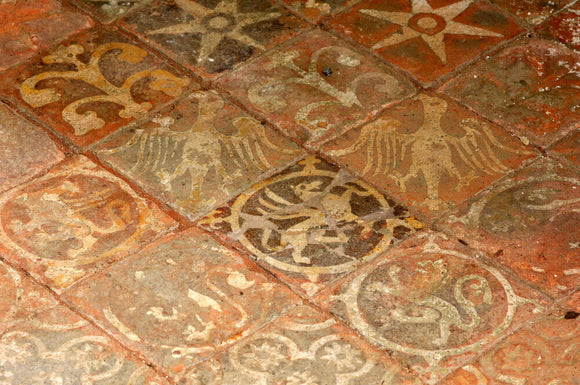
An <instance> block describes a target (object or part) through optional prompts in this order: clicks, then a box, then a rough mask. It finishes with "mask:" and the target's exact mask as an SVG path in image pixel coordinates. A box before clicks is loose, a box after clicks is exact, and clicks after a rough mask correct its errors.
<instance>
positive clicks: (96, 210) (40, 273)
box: [0, 157, 176, 291]
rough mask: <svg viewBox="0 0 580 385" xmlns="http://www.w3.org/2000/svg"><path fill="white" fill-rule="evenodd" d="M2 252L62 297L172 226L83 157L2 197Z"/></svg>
mask: <svg viewBox="0 0 580 385" xmlns="http://www.w3.org/2000/svg"><path fill="white" fill-rule="evenodd" d="M0 217H1V218H2V221H1V222H0V225H1V226H0V251H1V252H2V253H3V254H5V256H6V258H7V259H10V260H13V261H14V262H16V263H18V264H19V265H21V266H22V267H23V268H25V269H27V270H28V271H29V272H30V273H31V274H33V275H34V276H36V277H37V278H39V279H40V280H42V281H43V282H45V283H46V284H48V285H50V286H51V287H52V288H54V289H55V290H57V291H59V290H62V289H63V288H66V287H68V286H70V285H71V284H72V283H74V282H75V281H77V280H78V279H80V278H82V277H83V276H85V275H87V274H90V273H92V272H94V271H95V270H98V269H100V268H102V267H104V266H106V265H107V264H108V263H111V262H112V261H115V260H118V259H120V258H122V257H124V256H125V255H127V254H128V253H130V252H132V251H134V250H135V249H137V248H139V247H141V246H144V245H145V244H147V243H149V242H151V240H152V239H154V238H155V237H157V236H159V235H160V234H161V233H163V232H165V231H168V230H170V229H171V228H172V227H174V226H175V225H176V224H175V221H173V220H172V219H171V218H170V217H168V216H167V215H166V214H164V213H163V212H162V211H161V210H160V209H159V208H158V207H156V206H155V205H153V204H152V203H150V202H148V201H146V200H145V199H143V198H141V197H139V196H138V195H137V194H136V193H135V192H134V191H133V190H131V188H130V187H129V186H127V184H126V183H125V182H123V181H122V180H120V179H118V178H116V177H114V176H113V175H111V174H110V173H109V172H107V171H105V170H103V169H102V168H100V167H98V166H97V165H95V164H94V163H92V162H90V161H89V160H88V159H86V158H84V157H78V158H74V159H71V160H68V161H66V162H64V163H61V164H59V165H58V166H57V167H55V168H53V169H52V170H50V172H48V173H47V174H45V175H43V176H42V177H40V178H37V179H35V180H33V181H31V182H29V183H27V184H25V185H22V186H19V187H18V188H14V189H12V190H10V191H8V192H6V193H4V194H3V195H1V196H0Z"/></svg>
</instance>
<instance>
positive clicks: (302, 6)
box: [282, 0, 360, 22]
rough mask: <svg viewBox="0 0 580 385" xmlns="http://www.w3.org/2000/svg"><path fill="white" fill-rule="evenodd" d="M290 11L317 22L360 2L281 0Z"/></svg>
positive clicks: (353, 0)
mask: <svg viewBox="0 0 580 385" xmlns="http://www.w3.org/2000/svg"><path fill="white" fill-rule="evenodd" d="M282 1H283V2H284V3H285V4H286V5H287V6H288V7H290V9H292V10H293V11H294V12H297V13H299V14H300V15H302V16H303V17H305V18H306V19H308V20H310V21H312V22H319V21H320V20H321V19H323V18H325V17H327V16H328V15H330V14H332V13H336V12H338V11H340V10H341V9H343V8H345V7H347V6H349V5H351V4H355V3H357V2H358V1H360V0H282Z"/></svg>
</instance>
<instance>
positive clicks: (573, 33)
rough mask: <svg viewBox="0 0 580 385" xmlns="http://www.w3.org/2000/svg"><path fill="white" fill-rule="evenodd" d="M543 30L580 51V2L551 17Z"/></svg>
mask: <svg viewBox="0 0 580 385" xmlns="http://www.w3.org/2000/svg"><path fill="white" fill-rule="evenodd" d="M542 32H545V33H548V34H549V35H551V36H554V37H556V38H557V39H558V40H560V41H561V42H563V43H566V44H568V45H569V46H570V47H572V48H574V49H575V50H576V51H580V3H576V4H574V5H573V6H571V7H570V8H568V9H567V10H566V11H564V12H561V13H559V14H558V15H556V16H554V17H553V18H551V19H550V20H549V21H548V22H547V23H546V24H545V25H544V27H543V28H542Z"/></svg>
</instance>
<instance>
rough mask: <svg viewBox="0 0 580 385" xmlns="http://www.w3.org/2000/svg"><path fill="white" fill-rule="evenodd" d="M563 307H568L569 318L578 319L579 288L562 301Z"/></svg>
mask: <svg viewBox="0 0 580 385" xmlns="http://www.w3.org/2000/svg"><path fill="white" fill-rule="evenodd" d="M564 307H565V308H566V309H568V311H569V313H568V314H567V315H568V318H569V319H578V317H579V316H580V288H578V290H577V291H576V292H574V293H572V295H571V296H570V297H569V298H568V299H567V300H566V301H565V302H564Z"/></svg>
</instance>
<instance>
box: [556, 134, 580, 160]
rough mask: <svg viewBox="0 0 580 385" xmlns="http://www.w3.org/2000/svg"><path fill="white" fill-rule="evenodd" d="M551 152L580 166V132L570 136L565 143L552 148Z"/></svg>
mask: <svg viewBox="0 0 580 385" xmlns="http://www.w3.org/2000/svg"><path fill="white" fill-rule="evenodd" d="M550 151H551V152H553V153H556V154H559V155H561V156H563V157H564V158H566V159H568V160H570V161H572V162H574V163H575V164H577V165H578V166H580V131H578V132H576V133H575V134H573V135H572V136H570V137H569V138H568V139H566V140H565V141H563V142H561V143H558V144H557V145H555V146H553V147H552V148H550Z"/></svg>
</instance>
